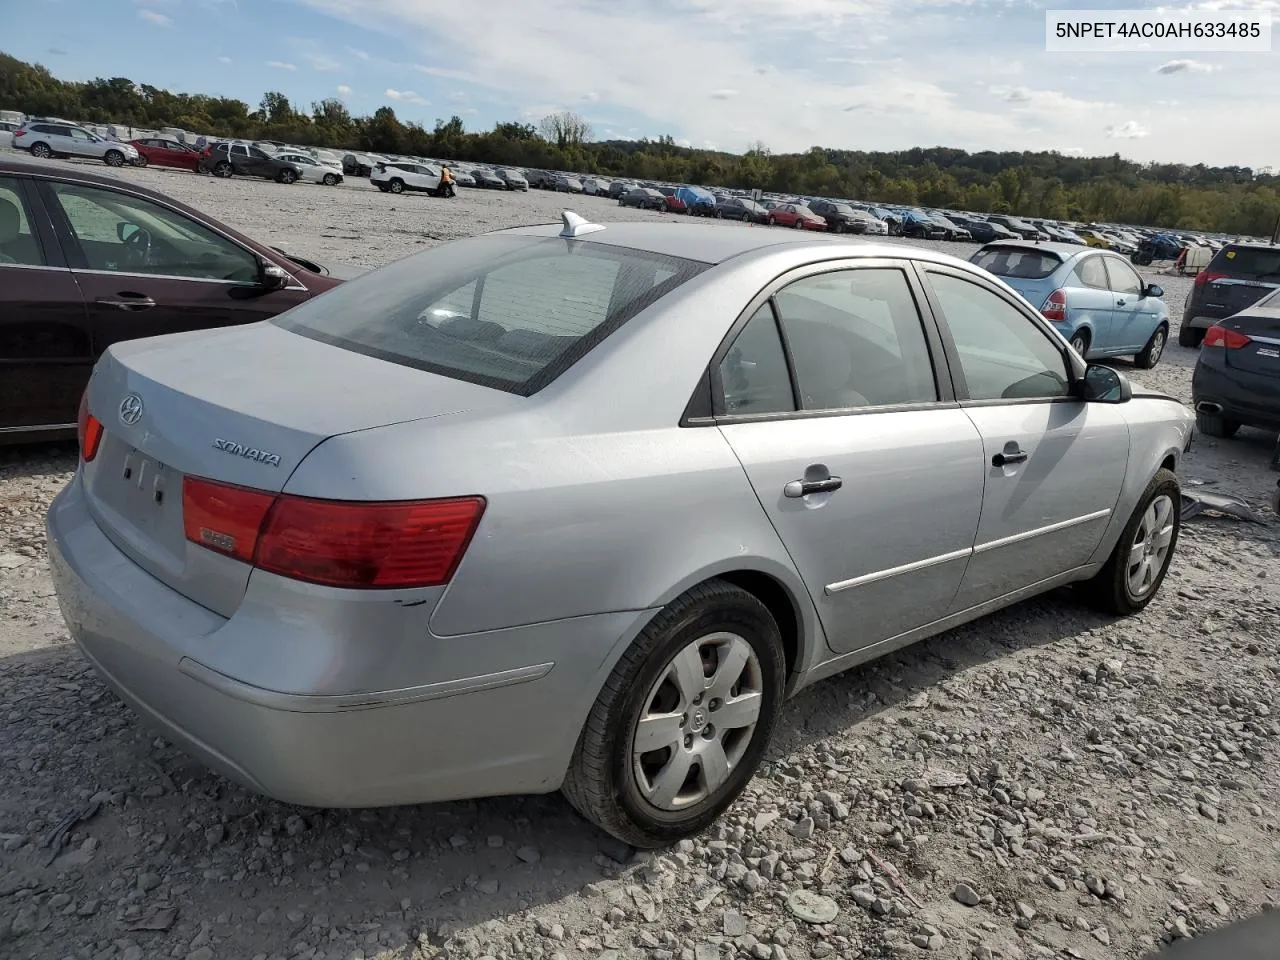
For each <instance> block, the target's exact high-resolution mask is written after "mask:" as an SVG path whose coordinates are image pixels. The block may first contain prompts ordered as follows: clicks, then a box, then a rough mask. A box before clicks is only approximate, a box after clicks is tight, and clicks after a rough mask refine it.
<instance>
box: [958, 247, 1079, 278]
mask: <svg viewBox="0 0 1280 960" xmlns="http://www.w3.org/2000/svg"><path fill="white" fill-rule="evenodd" d="M970 262H971V263H973V264H975V265H977V266H979V267H982V269H984V270H987V271H989V272H991V273H994V274H995V275H996V276H997V277H1006V278H1009V279H1017V280H1043V279H1044V278H1045V277H1047V276H1049V274H1051V273H1053V271H1055V270H1057V269H1058V267H1060V266H1062V258H1061V257H1059V256H1058V255H1057V254H1056V253H1052V252H1050V251H1048V250H1043V249H1039V250H1031V249H1024V248H1021V247H988V248H984V249H982V250H979V251H978V252H977V253H975V254H974V255H973V259H972V260H971V261H970Z"/></svg>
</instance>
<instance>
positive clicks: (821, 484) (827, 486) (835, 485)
mask: <svg viewBox="0 0 1280 960" xmlns="http://www.w3.org/2000/svg"><path fill="white" fill-rule="evenodd" d="M842 486H844V481H843V480H841V479H840V478H839V477H827V478H826V479H825V480H792V481H791V482H790V483H788V484H787V485H786V486H785V487H783V488H782V495H783V496H785V497H791V498H792V499H795V498H797V497H807V496H808V495H809V494H811V493H830V492H831V491H832V490H839V489H840V488H841V487H842Z"/></svg>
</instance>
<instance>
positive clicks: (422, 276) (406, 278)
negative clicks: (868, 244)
mask: <svg viewBox="0 0 1280 960" xmlns="http://www.w3.org/2000/svg"><path fill="white" fill-rule="evenodd" d="M706 268H707V265H706V264H702V263H697V262H694V261H690V260H682V259H677V258H674V257H665V256H662V255H659V254H652V253H647V252H642V251H638V250H631V249H627V248H623V247H613V246H608V245H605V244H596V243H589V242H588V243H583V242H582V241H568V240H562V239H559V238H537V237H519V236H511V235H502V234H491V235H488V236H480V237H472V238H470V239H467V240H461V241H458V242H455V243H450V244H445V245H442V246H439V247H436V248H434V249H432V250H429V251H427V252H425V253H422V254H418V255H417V256H413V257H407V258H406V259H404V260H401V261H398V262H397V263H393V264H391V265H390V266H387V267H383V268H382V269H381V270H377V271H375V272H373V273H371V274H369V275H367V276H366V277H361V278H359V279H357V280H355V281H350V282H348V283H344V284H342V285H341V286H340V287H337V288H336V289H334V290H332V291H330V292H328V293H326V294H325V295H324V296H323V297H318V298H316V299H315V300H311V301H308V302H306V303H304V304H302V305H301V306H299V307H296V308H294V309H293V310H290V311H288V312H287V313H284V314H280V315H279V316H277V317H276V318H275V319H274V320H273V321H272V322H273V323H276V324H277V325H279V326H281V327H284V328H285V329H287V330H291V331H293V332H294V333H298V334H301V335H302V336H307V337H311V338H313V339H316V340H321V341H324V342H326V343H331V344H333V345H335V346H339V347H342V348H344V349H347V350H352V351H355V352H357V353H362V354H365V355H367V356H372V357H377V358H379V359H382V360H387V361H389V362H392V363H399V364H403V365H405V366H410V367H416V368H418V369H421V370H426V371H429V372H431V373H437V374H441V375H443V376H449V377H454V378H456V379H460V380H467V381H470V382H472V383H478V384H481V385H483V386H488V387H494V388H496V389H499V390H505V391H507V392H510V393H517V394H520V395H524V396H527V395H529V394H532V393H535V392H537V391H538V390H540V389H542V388H543V387H545V386H546V385H547V384H549V383H551V382H552V381H553V380H555V379H556V377H558V376H560V374H562V373H563V372H564V371H565V370H567V369H568V368H569V367H570V366H572V365H573V364H574V363H576V362H577V361H578V360H579V359H581V358H582V357H584V356H585V355H586V354H587V353H588V352H589V351H590V350H591V349H593V348H594V347H595V346H596V345H597V344H599V343H600V342H601V341H602V340H604V339H605V337H607V336H608V335H609V334H610V333H612V332H613V331H615V330H617V329H618V328H619V327H621V326H622V325H623V324H624V323H626V322H627V321H628V320H629V319H631V318H632V317H633V316H635V315H636V314H637V313H639V312H640V311H641V310H643V309H644V308H645V307H647V306H649V305H650V304H651V303H653V302H655V301H656V300H657V299H659V298H660V297H662V296H664V295H665V294H667V293H669V292H670V291H672V290H673V289H675V288H676V287H678V286H679V285H680V284H682V283H685V282H686V281H688V280H690V279H692V278H693V277H694V276H696V275H698V274H699V273H701V272H702V271H703V270H705V269H706Z"/></svg>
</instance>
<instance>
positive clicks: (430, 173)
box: [369, 161, 456, 193]
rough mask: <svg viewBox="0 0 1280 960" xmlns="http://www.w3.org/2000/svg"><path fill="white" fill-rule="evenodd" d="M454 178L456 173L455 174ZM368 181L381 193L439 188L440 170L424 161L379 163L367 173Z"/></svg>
mask: <svg viewBox="0 0 1280 960" xmlns="http://www.w3.org/2000/svg"><path fill="white" fill-rule="evenodd" d="M455 178H456V174H455ZM369 182H370V183H372V184H373V185H374V186H375V187H377V188H378V189H379V190H381V191H382V192H383V193H404V192H405V191H406V190H431V191H434V190H439V189H440V171H439V170H438V169H437V168H436V167H432V166H428V165H427V164H425V163H405V162H399V163H393V162H391V161H386V162H382V163H379V164H378V165H377V166H375V167H374V168H373V173H371V174H369Z"/></svg>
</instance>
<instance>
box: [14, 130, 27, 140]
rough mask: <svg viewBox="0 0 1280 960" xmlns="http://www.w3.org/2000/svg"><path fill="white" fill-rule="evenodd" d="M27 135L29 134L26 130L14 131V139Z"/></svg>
mask: <svg viewBox="0 0 1280 960" xmlns="http://www.w3.org/2000/svg"><path fill="white" fill-rule="evenodd" d="M26 135H27V131H25V130H15V131H13V139H15V140H17V139H18V138H19V137H25V136H26Z"/></svg>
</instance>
